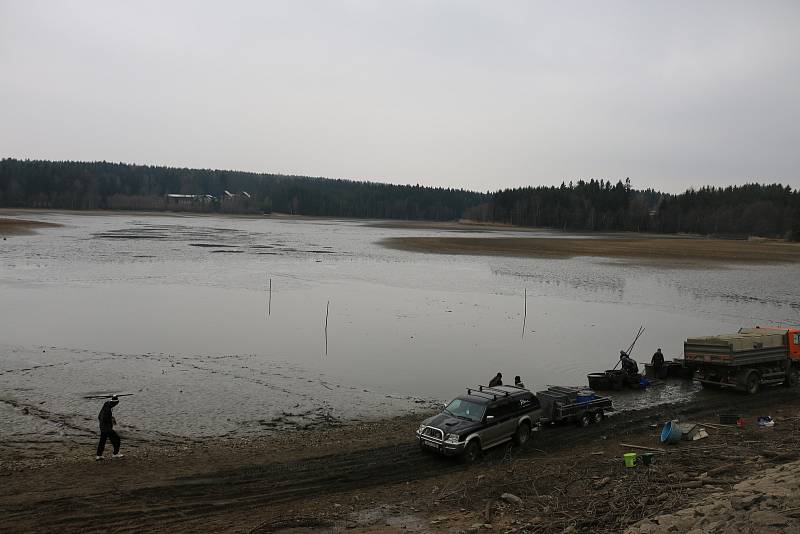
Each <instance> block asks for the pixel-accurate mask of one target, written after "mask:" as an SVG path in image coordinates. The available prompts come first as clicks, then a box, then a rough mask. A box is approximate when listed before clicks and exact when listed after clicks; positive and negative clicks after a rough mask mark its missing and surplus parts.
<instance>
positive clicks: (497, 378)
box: [489, 373, 503, 388]
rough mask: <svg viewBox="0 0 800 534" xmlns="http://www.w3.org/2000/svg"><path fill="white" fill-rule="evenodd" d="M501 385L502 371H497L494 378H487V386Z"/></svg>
mask: <svg viewBox="0 0 800 534" xmlns="http://www.w3.org/2000/svg"><path fill="white" fill-rule="evenodd" d="M502 385H503V374H502V373H497V375H495V377H494V378H492V379H491V380H489V387H490V388H493V387H496V386H502Z"/></svg>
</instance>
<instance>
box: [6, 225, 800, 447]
mask: <svg viewBox="0 0 800 534" xmlns="http://www.w3.org/2000/svg"><path fill="white" fill-rule="evenodd" d="M32 217H34V216H33V215H31V214H26V215H25V218H32ZM36 217H38V218H41V219H46V220H48V221H52V222H60V223H62V224H64V225H65V226H63V227H60V228H49V229H45V230H41V231H40V233H39V234H38V235H32V236H15V237H13V238H9V239H8V240H7V241H2V242H0V247H2V248H0V302H2V306H1V307H0V343H3V345H2V346H0V390H2V398H3V400H5V401H6V402H5V404H4V405H0V407H2V409H0V423H2V425H0V426H2V428H9V427H13V428H15V429H16V430H17V431H18V434H20V435H24V434H26V433H40V432H41V430H42V429H41V428H39V427H38V426H37V425H42V424H50V423H48V421H51V422H52V421H55V423H52V424H53V425H55V426H54V427H53V429H55V430H54V431H57V432H62V433H63V432H67V433H70V432H72V433H74V432H78V430H75V429H83V430H82V431H83V432H87V433H88V432H92V431H94V425H95V417H96V413H95V412H96V410H95V408H96V406H95V404H96V403H92V402H87V401H86V400H84V399H82V396H83V395H85V394H86V392H88V391H120V390H124V391H129V392H132V393H136V395H134V396H133V397H130V398H129V399H127V400H126V402H125V405H126V406H128V407H129V408H128V409H129V410H130V411H129V412H128V413H127V414H126V416H127V417H126V420H127V421H129V423H130V424H131V425H133V426H134V427H135V428H134V429H132V430H131V431H132V432H134V433H136V435H138V436H140V437H141V438H142V439H169V436H173V435H180V436H194V437H204V436H220V435H240V434H250V433H259V432H263V431H269V430H274V429H280V428H284V427H297V426H304V425H309V424H331V423H335V422H336V421H339V420H343V419H349V418H354V417H355V418H365V417H377V416H380V415H384V414H393V413H398V412H401V411H403V410H411V409H414V408H418V407H419V406H421V402H422V401H421V399H426V400H428V401H430V400H443V399H448V398H450V397H452V396H454V395H456V394H458V393H459V392H460V391H461V388H462V387H464V386H465V385H468V384H476V383H479V382H484V383H485V382H486V381H488V379H489V378H490V377H491V376H493V375H494V374H495V373H496V372H497V371H501V372H503V374H504V376H505V377H506V378H507V379H509V380H510V379H513V376H514V375H517V374H519V375H521V376H522V377H523V380H524V381H525V383H526V384H528V385H529V386H530V387H532V388H534V389H540V388H543V387H545V386H546V385H547V384H562V385H570V384H573V385H581V384H585V383H586V374H587V373H589V372H594V371H602V370H604V369H607V368H609V367H611V366H613V364H614V363H616V359H617V354H618V351H619V350H620V349H621V348H627V346H628V344H629V343H630V341H631V338H632V337H633V335H634V334H635V332H636V330H637V328H638V327H639V325H641V324H644V326H645V327H646V329H647V330H646V332H645V334H644V335H643V337H642V338H641V339H640V340H639V342H638V344H637V347H636V350H635V352H634V354H633V356H634V357H635V358H637V359H638V360H639V361H640V362H643V361H647V360H649V356H650V355H651V354H652V352H653V351H654V350H655V348H656V347H658V346H660V347H662V348H663V349H664V353H665V354H666V356H667V358H672V357H680V355H681V350H682V343H683V340H684V339H685V338H686V337H687V336H693V335H703V334H709V333H717V332H723V331H731V330H735V329H736V328H738V327H739V326H742V325H751V324H757V323H775V324H788V323H796V322H797V307H798V302H797V300H796V295H797V294H798V293H799V291H798V290H800V281H799V280H798V276H797V274H798V269H797V267H795V266H787V265H781V266H735V267H728V268H715V269H698V268H679V267H670V268H659V267H657V266H641V265H626V264H624V263H617V262H609V261H606V260H601V259H596V258H572V259H562V260H553V259H536V258H506V257H470V256H447V255H427V254H415V253H408V252H404V251H398V250H389V249H384V248H382V247H381V246H380V245H379V244H378V242H379V241H380V240H381V239H383V238H385V237H391V236H402V235H432V236H435V235H443V234H445V233H446V232H445V231H442V230H419V229H393V228H376V227H370V226H367V225H365V224H363V223H360V222H354V221H334V220H310V221H308V220H280V219H259V218H234V217H229V218H224V217H209V216H195V217H192V216H138V215H127V214H110V215H74V214H63V213H46V214H41V215H38V216H36ZM466 233H473V232H466ZM489 235H492V236H498V237H501V236H502V237H507V236H513V235H518V234H516V233H513V232H492V233H491V234H489ZM542 235H548V236H552V235H553V233H552V232H545V233H542ZM270 280H272V301H271V310H268V307H269V306H270V305H269V304H268V303H269V295H268V287H269V283H270ZM525 290H527V295H528V301H527V319H526V331H525V333H524V335H522V331H521V329H522V321H523V311H524V310H525V303H524V302H523V292H524V291H525ZM328 301H330V316H329V324H328V354H327V355H325V338H324V323H325V308H326V303H327V302H328ZM43 350H44V351H46V352H42V351H43ZM694 391H695V388H694V386H693V385H691V384H686V383H680V382H679V383H675V384H672V383H670V384H666V385H664V386H658V387H654V388H652V389H651V390H649V391H647V392H631V393H628V394H625V395H623V396H621V397H619V399H618V405H619V406H620V407H625V406H640V405H642V404H647V403H657V402H665V401H672V400H676V399H678V398H684V397H686V396H688V395H691V394H693V392H694ZM40 399H41V400H40ZM39 402H41V403H42V404H39ZM26 407H27V410H28V413H27V414H25V413H23V410H24V409H26ZM34 408H36V409H39V410H43V411H44V412H43V413H42V414H40V416H39V417H32V416H31V415H30V414H31V413H32V411H31V410H33V409H34ZM6 422H8V423H9V424H5V423H6ZM70 428H72V429H73V430H65V429H70ZM57 432H56V434H54V435H55V436H58V435H59V434H58V433H57Z"/></svg>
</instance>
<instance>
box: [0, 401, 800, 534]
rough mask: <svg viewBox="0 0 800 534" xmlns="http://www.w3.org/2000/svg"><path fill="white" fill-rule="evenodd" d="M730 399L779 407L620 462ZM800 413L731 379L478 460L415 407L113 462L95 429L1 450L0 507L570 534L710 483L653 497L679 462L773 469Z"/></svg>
mask: <svg viewBox="0 0 800 534" xmlns="http://www.w3.org/2000/svg"><path fill="white" fill-rule="evenodd" d="M732 403H735V406H736V408H735V409H736V410H738V411H740V412H741V413H742V415H749V416H750V417H751V419H752V418H753V417H755V416H757V415H760V414H762V412H764V413H770V414H772V415H773V416H775V417H776V420H777V421H778V424H777V425H776V427H775V428H774V429H770V430H771V432H770V433H769V434H767V433H764V432H761V431H760V430H759V429H757V428H756V427H755V426H753V427H752V428H747V429H745V430H742V431H737V430H735V429H727V428H725V429H709V433H710V434H711V437H710V438H708V439H706V440H703V442H702V446H703V447H706V448H708V447H711V449H708V450H712V451H713V450H715V449H714V448H717V449H716V452H714V453H712V454H709V453H708V450H706V452H705V453H702V454H701V453H700V451H699V450H695V451H693V450H692V447H695V448H696V447H698V445H696V444H688V445H686V446H683V445H682V446H681V447H680V448H676V449H673V450H670V451H669V452H666V453H663V454H662V455H661V458H660V462H659V465H661V466H663V467H662V468H660V469H658V470H655V471H653V470H651V471H647V472H645V471H641V470H639V471H636V472H633V471H626V470H625V469H624V468H623V467H621V460H620V454H621V453H622V452H623V449H624V448H621V447H620V445H619V444H620V443H621V442H623V443H634V444H636V443H640V444H643V445H646V446H656V447H658V441H657V439H656V438H655V435H656V434H657V429H656V428H654V426H655V425H656V424H658V423H660V422H663V421H664V420H667V419H672V418H679V419H681V420H683V421H690V420H691V421H696V422H702V421H705V422H711V421H716V414H717V413H719V412H721V411H724V412H728V411H730V410H731V409H732V408H731V405H732ZM798 415H800V395H798V392H797V391H796V390H786V389H775V390H770V391H766V392H763V393H762V394H761V395H758V396H754V397H745V396H741V395H736V394H731V393H724V392H720V393H719V394H718V395H714V396H712V397H711V398H710V400H708V402H706V403H704V404H703V405H700V404H697V403H695V404H675V405H667V406H660V407H655V408H648V409H643V410H638V411H634V412H628V413H622V414H617V415H615V416H613V417H611V418H609V419H607V420H606V421H605V422H603V423H601V424H597V425H593V426H590V427H588V428H585V429H579V428H575V427H556V428H546V429H543V430H542V431H541V432H539V433H537V434H536V435H535V439H534V440H533V442H532V443H530V444H529V445H528V446H526V447H524V448H523V449H521V450H518V449H510V448H506V449H504V448H503V447H500V448H499V449H498V450H495V451H492V452H491V453H489V454H487V455H486V456H485V458H484V459H483V461H482V462H481V463H479V464H478V465H475V466H472V467H465V466H462V465H460V464H458V463H456V462H454V461H450V460H446V459H441V458H438V457H436V456H432V455H429V454H425V453H423V452H421V451H419V450H418V448H417V446H416V443H415V442H414V441H413V439H411V436H412V435H413V430H414V429H415V428H416V425H417V422H418V419H417V418H415V417H405V418H399V419H392V420H386V421H380V422H376V423H369V424H358V425H350V426H346V427H343V428H333V429H327V430H320V431H314V432H311V431H308V432H294V433H291V435H287V436H283V437H281V438H277V439H270V440H264V441H256V442H224V443H209V444H207V445H204V446H194V445H193V446H192V448H191V449H189V448H186V449H185V450H181V449H180V448H176V447H172V448H169V449H159V448H140V449H138V450H135V451H133V452H131V453H130V454H129V455H128V456H127V457H126V458H124V459H122V460H113V461H112V460H105V461H102V462H94V461H93V460H91V456H90V453H91V448H92V444H89V443H87V444H86V445H85V447H84V449H82V453H89V454H85V456H80V457H76V458H73V459H69V458H67V459H65V460H64V461H63V463H60V464H55V465H51V466H48V467H44V468H36V467H34V466H33V465H18V466H15V467H13V468H9V467H7V466H8V459H7V458H6V459H3V460H4V461H3V463H2V464H0V475H2V476H0V481H2V483H1V484H0V487H2V489H0V513H1V514H2V517H3V527H4V529H7V530H10V531H28V530H37V531H65V530H66V531H77V530H81V531H99V530H103V531H107V530H109V529H111V530H114V531H122V532H125V531H131V532H132V531H137V532H141V531H142V530H170V531H175V530H198V529H204V530H226V531H257V532H270V531H272V532H275V531H281V530H285V531H298V529H302V528H308V529H311V530H319V529H326V528H327V529H329V530H330V531H337V530H339V529H341V528H344V527H347V528H349V529H352V530H354V531H363V532H381V531H385V530H386V531H394V530H395V528H397V529H399V528H400V526H405V527H406V529H405V530H411V531H413V530H417V531H448V530H450V529H459V528H465V529H469V528H470V527H471V526H474V525H476V524H484V523H487V522H488V521H489V520H491V519H492V518H494V520H495V523H494V524H493V526H492V527H491V528H493V529H495V528H500V525H504V527H503V528H506V529H512V528H513V529H517V530H526V531H530V532H556V531H557V532H561V531H562V530H563V529H564V528H568V527H570V526H571V527H572V528H577V530H579V531H580V530H585V529H591V530H593V531H614V530H618V529H619V528H621V527H624V526H627V525H628V524H632V523H634V522H636V521H639V520H641V519H643V518H645V517H648V516H649V515H655V514H657V513H662V512H664V506H666V505H668V506H670V507H674V506H678V505H680V504H686V503H688V502H691V500H692V499H693V498H698V497H701V496H702V492H701V491H700V490H698V491H697V492H695V491H688V490H687V488H683V486H678V489H676V490H675V491H674V492H673V494H671V495H672V496H671V497H670V500H669V502H666V501H664V502H661V504H659V503H658V502H657V501H653V502H649V501H648V500H647V499H649V497H647V495H649V494H648V491H650V490H652V493H653V495H657V494H661V493H664V491H663V487H664V486H663V485H664V484H672V482H670V480H672V479H670V478H669V477H668V475H669V473H670V472H672V473H677V472H680V473H684V474H686V473H688V474H687V475H686V476H689V477H691V476H693V475H692V474H691V473H693V472H694V471H698V470H705V471H707V470H709V469H712V468H713V467H715V466H719V465H721V464H724V463H726V462H730V460H731V458H734V457H736V458H740V459H744V460H740V461H739V460H737V461H738V462H739V465H737V466H736V467H735V468H734V469H731V471H732V472H734V473H735V477H734V478H731V475H730V474H727V475H726V476H727V477H728V478H726V479H723V480H722V481H721V482H720V481H718V482H719V484H723V485H724V484H729V483H730V484H732V483H734V482H735V481H738V480H740V479H741V478H743V477H745V476H747V475H748V474H749V473H752V472H755V471H757V470H758V469H761V468H763V465H764V463H765V462H766V463H767V464H769V465H773V464H776V463H781V462H787V461H790V460H792V459H794V458H796V457H797V453H796V452H795V451H797V450H798V448H797V446H796V445H797V442H798V436H800V420H799V419H798V418H797V417H796V416H798ZM793 417H794V419H792V418H793ZM698 443H700V442H698ZM625 450H627V449H625ZM668 466H669V467H668ZM643 473H644V474H643ZM631 477H633V478H631ZM636 477H639V478H636ZM659 477H661V478H659ZM736 477H738V478H736ZM605 478H609V481H608V482H606V485H608V488H607V490H609V489H611V488H615V489H613V492H612V493H611V496H613V497H615V498H616V497H619V498H623V497H624V496H625V491H626V490H625V488H638V489H637V490H636V491H637V492H639V493H638V494H639V499H638V501H637V503H636V504H635V505H634V506H626V507H625V513H624V514H622V513H618V511H615V509H614V508H613V507H611V503H612V502H613V499H611V500H609V499H599V500H598V497H597V494H596V492H594V491H591V489H592V488H594V486H596V485H597V482H598V480H600V481H602V480H603V479H605ZM679 478H680V477H679ZM675 483H676V484H681V483H682V482H681V481H680V480H678V481H677V482H675ZM616 484H621V485H618V486H617V485H616ZM701 486H702V484H701ZM715 487H717V486H715ZM587 488H588V489H589V490H588V491H587ZM648 488H650V489H648ZM595 489H596V488H595ZM506 491H510V492H512V493H514V494H515V495H518V496H519V497H521V498H522V499H523V500H524V502H525V506H524V509H517V508H515V507H513V506H509V505H507V504H504V503H503V502H502V501H499V500H498V497H499V496H500V495H501V494H502V493H504V492H506ZM695 493H698V495H695ZM654 498H655V497H654ZM643 499H644V500H643ZM642 502H644V504H642ZM604 507H605V508H604ZM603 510H605V511H603ZM590 512H591V513H590Z"/></svg>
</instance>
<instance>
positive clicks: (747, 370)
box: [683, 326, 800, 394]
mask: <svg viewBox="0 0 800 534" xmlns="http://www.w3.org/2000/svg"><path fill="white" fill-rule="evenodd" d="M683 357H684V362H685V365H686V366H687V367H688V368H690V369H692V370H693V371H694V378H695V380H697V381H698V382H700V383H701V384H702V385H703V387H710V388H733V389H737V390H739V391H745V392H747V393H750V394H754V393H758V391H759V390H760V389H761V387H762V386H768V385H777V384H782V385H785V386H796V385H797V383H798V380H799V379H800V329H796V328H782V327H764V326H758V327H755V328H740V329H739V331H738V332H736V333H735V334H722V335H716V336H708V337H691V338H688V339H687V340H686V342H685V343H684V344H683Z"/></svg>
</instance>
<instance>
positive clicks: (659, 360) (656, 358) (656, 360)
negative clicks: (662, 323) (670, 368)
mask: <svg viewBox="0 0 800 534" xmlns="http://www.w3.org/2000/svg"><path fill="white" fill-rule="evenodd" d="M650 364H651V365H652V366H653V373H654V375H655V376H656V378H662V376H661V372H662V369H664V354H663V353H662V352H661V347H659V348H658V350H656V352H655V353H654V354H653V359H652V360H650Z"/></svg>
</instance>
